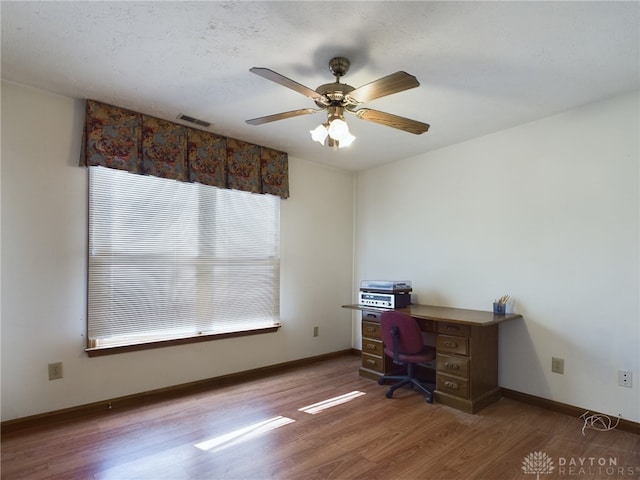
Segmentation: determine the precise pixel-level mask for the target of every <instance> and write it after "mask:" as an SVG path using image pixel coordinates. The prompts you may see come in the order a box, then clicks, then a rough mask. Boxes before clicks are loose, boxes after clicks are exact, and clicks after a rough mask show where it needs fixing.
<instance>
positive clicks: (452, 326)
mask: <svg viewBox="0 0 640 480" xmlns="http://www.w3.org/2000/svg"><path fill="white" fill-rule="evenodd" d="M446 328H447V330H455V331H456V332H457V331H458V330H460V327H457V326H455V325H447V327H446Z"/></svg>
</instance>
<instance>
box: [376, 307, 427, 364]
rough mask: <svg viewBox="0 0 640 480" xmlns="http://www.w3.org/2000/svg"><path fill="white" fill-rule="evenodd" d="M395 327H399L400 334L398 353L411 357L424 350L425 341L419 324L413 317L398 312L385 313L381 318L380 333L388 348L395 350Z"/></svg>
mask: <svg viewBox="0 0 640 480" xmlns="http://www.w3.org/2000/svg"><path fill="white" fill-rule="evenodd" d="M393 327H397V328H398V333H399V335H398V352H397V353H402V354H405V355H411V354H414V353H418V352H419V351H420V350H422V347H423V346H424V340H423V338H422V330H420V326H419V325H418V322H417V321H416V319H415V318H413V317H412V316H411V315H409V314H407V313H404V312H396V311H390V312H384V313H383V314H382V315H381V316H380V332H381V333H382V340H383V341H384V344H385V346H386V348H393V335H392V329H393ZM394 353H395V352H394Z"/></svg>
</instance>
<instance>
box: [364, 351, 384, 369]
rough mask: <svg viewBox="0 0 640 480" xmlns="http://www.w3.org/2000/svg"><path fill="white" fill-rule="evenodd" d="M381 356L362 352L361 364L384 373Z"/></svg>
mask: <svg viewBox="0 0 640 480" xmlns="http://www.w3.org/2000/svg"><path fill="white" fill-rule="evenodd" d="M382 359H383V357H377V356H375V355H367V354H366V353H363V354H362V366H363V367H364V368H368V369H369V370H375V371H376V372H380V373H384V362H383V360H382Z"/></svg>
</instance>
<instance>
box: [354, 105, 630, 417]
mask: <svg viewBox="0 0 640 480" xmlns="http://www.w3.org/2000/svg"><path fill="white" fill-rule="evenodd" d="M639 105H640V104H639V98H638V94H637V93H636V94H632V95H625V96H621V97H618V98H614V99H610V100H608V101H603V102H600V103H596V104H592V105H587V106H584V107H583V108H578V109H575V110H572V111H569V112H566V113H563V114H561V115H557V116H554V117H551V118H547V119H544V120H540V121H537V122H534V123H530V124H527V125H523V126H520V127H517V128H513V129H510V130H507V131H502V132H499V133H496V134H493V135H489V136H485V137H482V138H478V139H474V140H472V141H468V142H465V143H462V144H458V145H455V146H452V147H449V148H444V149H441V150H439V151H436V152H432V153H429V154H424V155H420V156H417V157H415V158H411V159H406V160H403V161H399V162H395V163H393V164H388V165H384V166H381V167H379V168H375V169H371V170H367V171H364V172H361V173H359V174H358V175H357V178H356V189H357V194H356V222H357V225H356V243H355V244H356V248H355V260H356V268H355V274H354V289H357V285H358V282H359V280H360V279H395V280H412V281H413V289H414V296H415V298H414V301H415V302H416V303H430V304H436V305H443V306H455V307H460V308H470V309H478V310H490V309H491V302H492V299H494V298H495V297H497V296H500V295H502V294H506V293H508V294H511V295H512V296H513V297H514V298H515V309H516V312H517V313H521V314H523V315H524V320H522V321H513V322H510V323H505V324H502V325H501V326H500V365H499V367H500V370H499V382H500V385H501V386H503V387H505V388H510V389H513V390H517V391H519V392H524V393H528V394H532V395H536V396H539V397H543V398H547V399H551V400H554V401H558V402H563V403H567V404H570V405H574V406H579V407H584V408H585V409H591V410H595V411H599V412H603V413H608V414H611V415H618V414H622V415H623V418H626V419H629V420H632V421H636V422H637V421H640V396H639V395H638V391H639V390H640V317H639V303H640V298H639V295H640V294H639V288H640V285H639V253H638V252H639V242H640V238H639V234H638V230H639V215H640V214H639V188H638V185H639V169H638V163H639V161H638V158H639V142H640V135H639V133H638V132H640V122H639V119H638V117H639V111H640V109H639ZM437 134H438V130H437V124H435V125H433V129H432V130H430V131H429V133H428V135H437ZM359 341H360V340H359V338H355V341H354V345H358V344H359ZM552 356H559V357H562V358H564V359H565V373H564V375H559V374H556V373H551V357H552ZM619 369H628V370H632V371H633V375H634V377H633V383H634V385H633V388H631V389H629V388H623V387H619V386H618V370H619Z"/></svg>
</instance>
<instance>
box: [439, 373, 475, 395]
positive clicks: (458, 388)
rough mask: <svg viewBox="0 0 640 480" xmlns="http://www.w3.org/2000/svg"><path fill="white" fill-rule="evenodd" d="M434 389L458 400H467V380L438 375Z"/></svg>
mask: <svg viewBox="0 0 640 480" xmlns="http://www.w3.org/2000/svg"><path fill="white" fill-rule="evenodd" d="M436 389H437V390H440V391H441V392H444V393H448V394H450V395H455V396H456V397H460V398H469V380H463V379H461V378H457V377H450V376H449V375H443V374H441V373H440V374H438V379H437V381H436Z"/></svg>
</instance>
